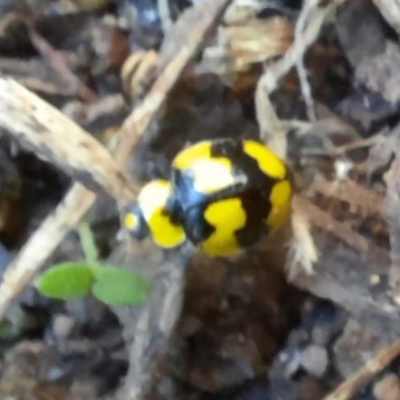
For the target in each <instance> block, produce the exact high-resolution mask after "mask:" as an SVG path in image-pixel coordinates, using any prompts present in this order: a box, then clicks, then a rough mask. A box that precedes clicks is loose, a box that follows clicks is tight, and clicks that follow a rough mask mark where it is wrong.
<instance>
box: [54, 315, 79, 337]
mask: <svg viewBox="0 0 400 400" xmlns="http://www.w3.org/2000/svg"><path fill="white" fill-rule="evenodd" d="M74 326H75V320H74V319H73V318H72V317H70V316H68V315H62V314H60V315H57V316H56V317H55V318H54V321H53V332H54V335H55V336H56V337H57V338H58V339H66V338H67V337H68V336H69V335H70V334H71V332H72V330H73V329H74Z"/></svg>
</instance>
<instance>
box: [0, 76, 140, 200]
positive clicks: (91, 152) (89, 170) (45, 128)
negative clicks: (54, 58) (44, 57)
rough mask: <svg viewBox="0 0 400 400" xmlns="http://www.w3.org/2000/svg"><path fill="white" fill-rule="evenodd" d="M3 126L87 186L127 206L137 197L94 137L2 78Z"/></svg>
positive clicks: (124, 174) (0, 105) (0, 112)
mask: <svg viewBox="0 0 400 400" xmlns="http://www.w3.org/2000/svg"><path fill="white" fill-rule="evenodd" d="M0 126H1V127H3V128H5V129H6V131H7V132H8V133H10V134H12V136H13V137H15V138H16V139H17V140H18V141H19V143H20V144H21V145H22V146H23V147H24V148H25V149H28V150H31V151H33V152H35V154H36V155H37V156H38V157H39V158H41V159H43V160H45V161H47V162H50V163H52V164H53V165H55V166H57V167H59V168H60V169H62V170H63V171H64V172H65V173H66V174H68V175H70V176H71V177H72V178H75V179H77V180H78V181H82V182H83V183H84V184H85V185H86V186H89V187H91V188H95V189H98V188H102V189H104V190H106V191H107V192H108V193H109V194H110V195H111V196H113V197H114V198H116V199H121V200H125V201H127V202H128V201H132V200H133V199H134V198H135V197H136V193H137V189H136V187H135V186H134V184H133V183H132V181H131V179H130V177H129V175H128V173H127V172H126V171H125V170H124V169H122V168H121V167H120V166H118V165H117V164H116V163H115V161H114V160H113V159H112V157H111V155H110V153H109V152H108V151H107V150H106V149H105V148H104V147H103V146H102V145H101V144H100V143H99V142H98V141H97V140H96V139H95V138H94V137H92V136H91V135H90V134H89V133H87V132H85V131H84V130H83V129H82V128H81V127H79V126H78V125H77V124H76V123H75V122H73V121H72V120H70V119H69V118H68V117H66V116H65V115H64V114H62V113H61V112H60V111H59V110H57V109H56V108H55V107H53V106H51V105H50V104H48V103H47V102H46V101H44V100H42V99H41V98H40V97H38V96H37V95H35V94H34V93H32V92H30V91H29V90H28V89H25V88H24V87H23V86H22V85H20V84H19V83H17V82H15V81H14V80H12V79H9V78H0Z"/></svg>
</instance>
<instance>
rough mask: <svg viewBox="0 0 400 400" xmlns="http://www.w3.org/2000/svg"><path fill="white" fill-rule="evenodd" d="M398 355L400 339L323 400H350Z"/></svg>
mask: <svg viewBox="0 0 400 400" xmlns="http://www.w3.org/2000/svg"><path fill="white" fill-rule="evenodd" d="M399 355H400V339H399V340H397V341H396V342H395V343H393V345H392V346H390V347H388V348H387V349H384V350H382V351H381V352H380V353H379V354H378V355H377V356H376V357H375V358H374V359H372V360H370V361H368V362H367V363H366V364H365V365H364V366H363V367H362V368H361V369H360V370H359V371H358V372H357V373H356V374H354V375H353V376H352V377H351V378H349V379H347V380H346V381H345V382H343V383H342V384H341V385H340V386H339V387H338V388H337V389H336V390H335V391H334V392H333V393H331V394H330V395H329V396H326V397H325V398H324V399H323V400H350V399H352V398H353V396H354V395H355V394H357V392H358V391H359V390H360V389H361V388H363V387H364V386H365V385H366V384H368V382H370V381H371V380H372V379H373V378H374V377H375V376H376V375H377V374H378V373H379V372H380V371H382V370H383V369H384V368H385V367H387V366H388V365H389V364H390V363H391V362H392V361H394V360H395V359H396V358H397V357H398V356H399Z"/></svg>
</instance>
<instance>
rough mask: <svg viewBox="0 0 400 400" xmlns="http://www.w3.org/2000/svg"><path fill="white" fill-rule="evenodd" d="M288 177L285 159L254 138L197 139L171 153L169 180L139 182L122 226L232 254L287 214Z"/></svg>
mask: <svg viewBox="0 0 400 400" xmlns="http://www.w3.org/2000/svg"><path fill="white" fill-rule="evenodd" d="M291 182H292V181H291V178H290V173H289V170H288V168H287V167H286V165H285V163H284V162H283V161H282V160H280V159H279V158H278V157H277V156H276V155H275V154H274V153H273V152H272V151H271V150H270V149H268V148H267V147H265V146H264V145H263V144H262V143H260V142H257V141H255V140H249V139H244V140H236V139H218V140H212V141H209V140H207V141H202V142H199V143H197V144H195V145H193V146H190V147H188V148H186V149H184V150H182V151H181V152H180V153H178V155H177V156H176V157H175V159H174V160H173V162H172V171H171V178H170V183H168V182H167V181H152V182H150V183H149V184H148V185H146V186H145V187H144V188H143V189H142V192H141V193H140V195H139V199H138V203H137V205H136V206H134V207H133V208H132V209H131V210H130V212H128V213H127V214H126V216H125V226H126V227H127V228H128V229H129V230H130V231H131V233H132V234H133V236H134V237H136V238H141V237H144V236H145V235H146V233H147V232H148V231H147V230H146V229H148V230H149V231H150V232H151V234H152V236H153V238H154V240H155V242H156V243H157V244H159V245H160V246H162V247H169V248H171V247H176V246H178V245H180V244H181V243H183V242H184V241H185V240H186V238H187V239H188V240H189V241H190V242H192V243H193V244H194V245H196V246H198V247H199V248H200V249H201V250H202V251H203V252H204V253H206V254H208V255H211V256H224V255H233V254H235V253H238V252H239V251H240V250H242V249H243V248H246V247H249V246H251V245H253V244H255V243H256V242H257V241H258V240H259V239H260V237H261V236H262V235H264V234H268V233H270V232H271V231H273V230H276V229H278V228H279V227H280V226H281V225H283V223H284V222H285V221H286V220H287V218H288V216H289V212H290V203H291V197H292V183H291ZM144 222H145V223H146V224H147V225H146V224H144Z"/></svg>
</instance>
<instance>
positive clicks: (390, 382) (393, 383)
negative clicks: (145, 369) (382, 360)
mask: <svg viewBox="0 0 400 400" xmlns="http://www.w3.org/2000/svg"><path fill="white" fill-rule="evenodd" d="M373 393H374V396H375V397H376V400H399V399H400V381H399V378H398V376H397V375H396V374H387V375H385V376H384V377H383V378H382V379H381V380H380V381H379V382H377V383H375V385H374V389H373Z"/></svg>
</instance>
